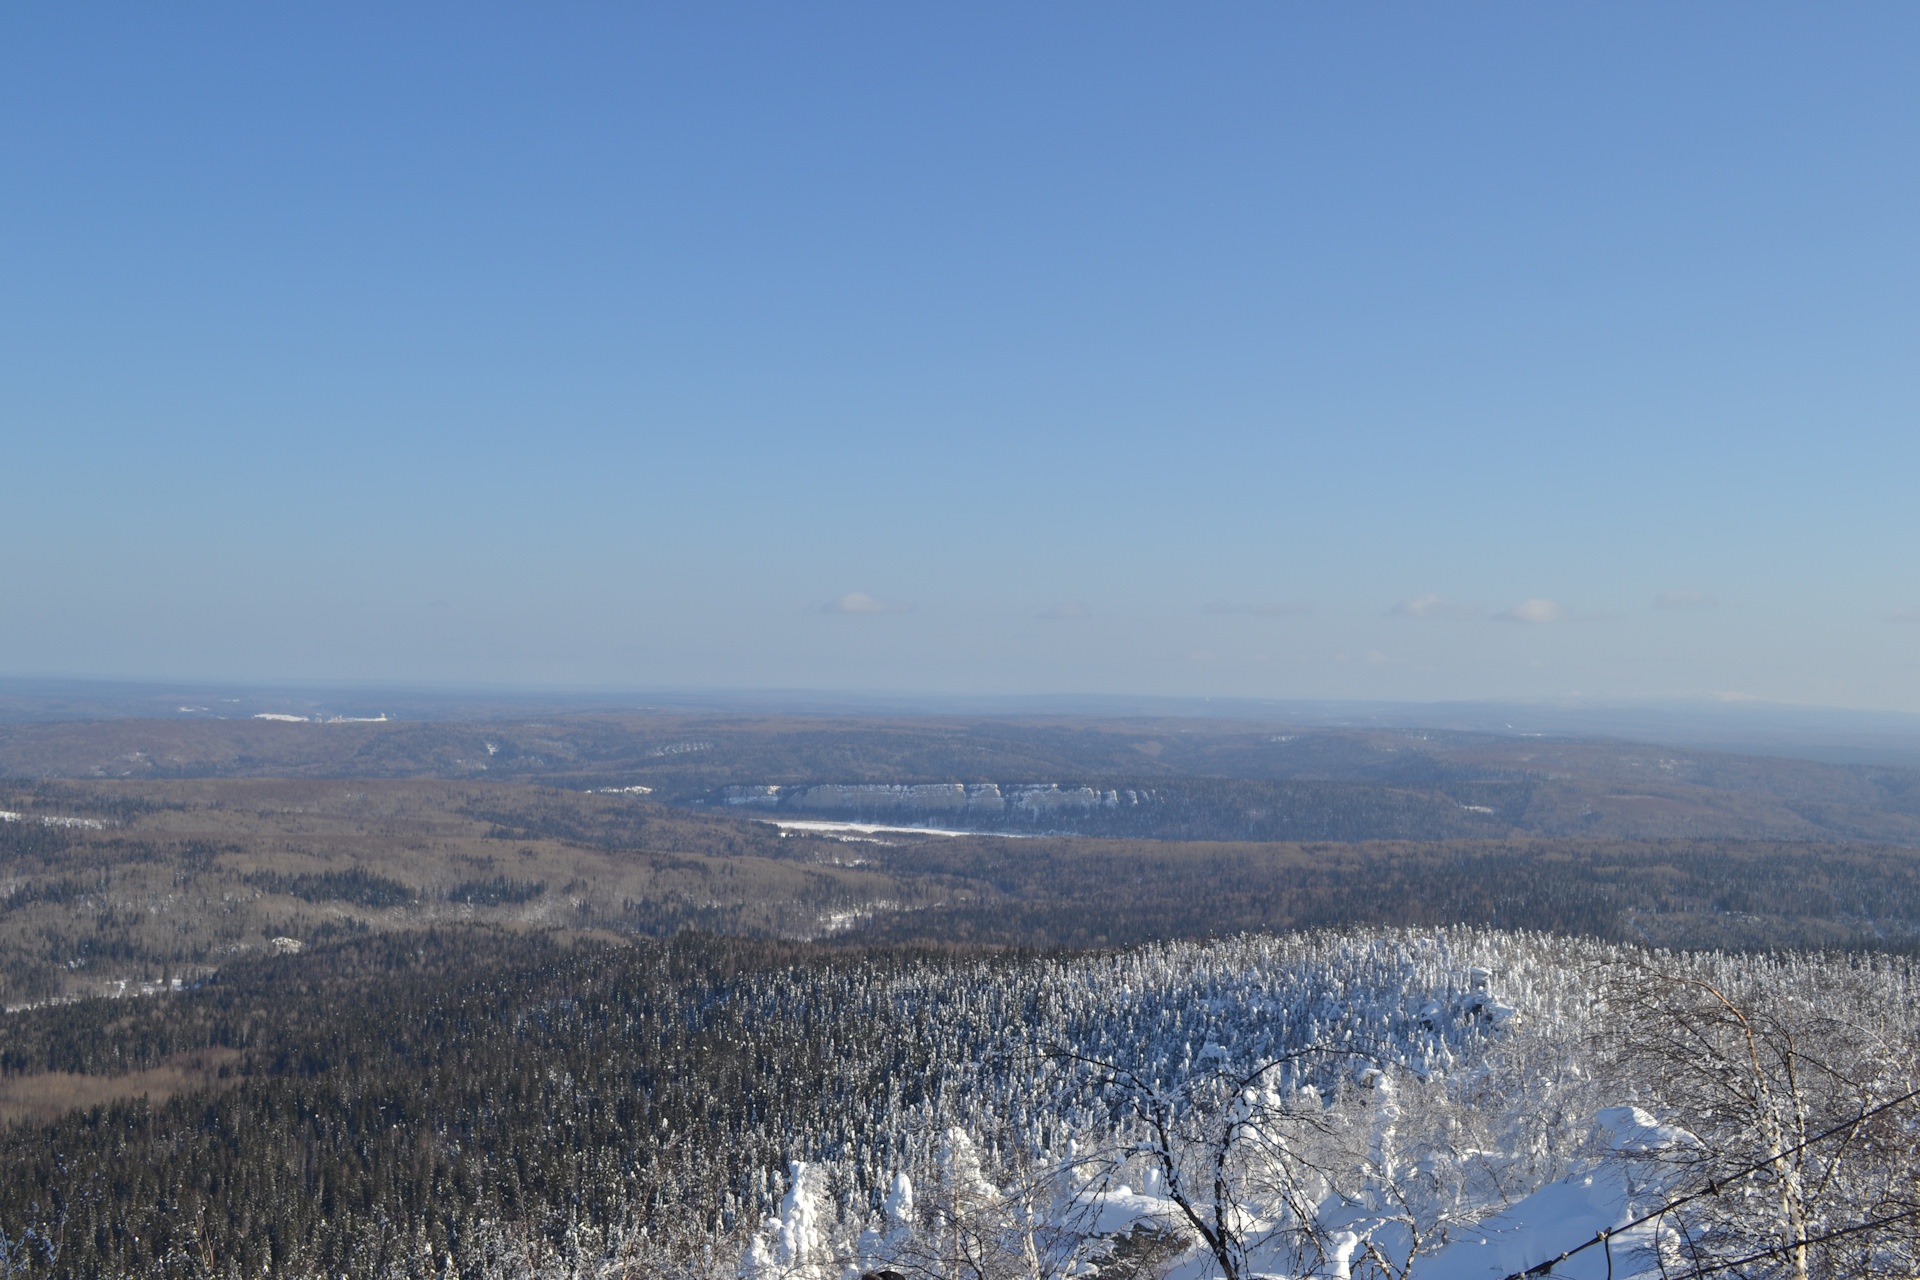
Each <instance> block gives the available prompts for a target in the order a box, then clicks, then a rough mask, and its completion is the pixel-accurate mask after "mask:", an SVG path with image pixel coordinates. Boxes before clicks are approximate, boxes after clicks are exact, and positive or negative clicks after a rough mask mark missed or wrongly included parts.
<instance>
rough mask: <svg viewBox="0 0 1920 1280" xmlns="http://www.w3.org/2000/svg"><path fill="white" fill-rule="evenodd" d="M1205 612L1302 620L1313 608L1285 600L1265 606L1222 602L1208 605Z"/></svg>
mask: <svg viewBox="0 0 1920 1280" xmlns="http://www.w3.org/2000/svg"><path fill="white" fill-rule="evenodd" d="M1206 611H1207V612H1208V613H1213V614H1240V615H1242V616H1244V617H1249V618H1303V617H1305V616H1306V615H1307V614H1309V613H1312V612H1313V606H1311V605H1305V604H1295V603H1293V602H1292V601H1287V600H1275V601H1269V602H1268V603H1266V604H1233V603H1230V602H1226V601H1222V602H1220V603H1218V604H1210V605H1208V606H1207V609H1206Z"/></svg>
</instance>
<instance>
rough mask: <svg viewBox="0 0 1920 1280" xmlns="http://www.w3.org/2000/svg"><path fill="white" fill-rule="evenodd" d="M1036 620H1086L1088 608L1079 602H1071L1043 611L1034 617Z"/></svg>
mask: <svg viewBox="0 0 1920 1280" xmlns="http://www.w3.org/2000/svg"><path fill="white" fill-rule="evenodd" d="M1033 616H1034V617H1036V618H1084V617H1087V616H1088V610H1087V606H1086V605H1085V604H1084V603H1082V602H1081V601H1079V600H1069V601H1067V602H1066V603H1065V604H1057V605H1055V606H1053V608H1051V609H1042V610H1041V611H1040V612H1038V613H1036V614H1034V615H1033Z"/></svg>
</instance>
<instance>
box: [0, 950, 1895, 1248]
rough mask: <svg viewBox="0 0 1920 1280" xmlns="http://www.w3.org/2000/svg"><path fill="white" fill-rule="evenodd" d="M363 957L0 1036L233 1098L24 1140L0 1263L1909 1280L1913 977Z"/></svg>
mask: <svg viewBox="0 0 1920 1280" xmlns="http://www.w3.org/2000/svg"><path fill="white" fill-rule="evenodd" d="M355 945H357V946H358V948H359V950H358V951H355V950H354V947H353V946H349V945H346V944H341V945H339V946H331V947H323V948H319V949H309V951H308V952H307V953H305V954H303V955H301V956H299V957H279V958H272V959H262V960H260V961H257V962H251V964H250V965H236V966H233V967H232V968H231V969H229V970H228V971H224V972H223V973H222V974H221V975H219V977H218V979H217V980H216V981H214V982H212V983H210V984H208V985H207V986H206V987H205V988H204V989H202V990H200V991H189V992H186V993H183V994H180V995H177V996H168V997H158V998H154V999H151V1000H146V1001H141V1002H136V1003H135V1004H133V1005H132V1006H130V1007H126V1008H109V1007H107V1006H109V1005H113V1004H116V1003H118V1002H95V1003H94V1004H92V1005H76V1006H67V1007H66V1008H64V1009H49V1010H40V1011H34V1012H32V1013H28V1014H22V1015H14V1016H13V1017H11V1018H10V1019H9V1020H8V1021H7V1024H6V1027H5V1035H4V1043H0V1069H3V1070H4V1071H5V1072H6V1073H7V1074H8V1075H9V1076H10V1077H11V1076H15V1075H18V1074H19V1073H22V1072H32V1071H55V1070H65V1071H82V1072H85V1071H100V1070H104V1069H107V1068H108V1067H109V1066H112V1065H113V1064H118V1065H117V1067H114V1068H113V1069H117V1070H127V1069H139V1068H142V1067H144V1066H145V1065H146V1064H148V1063H152V1062H163V1061H171V1060H176V1059H177V1057H178V1055H180V1054H182V1053H185V1052H216V1053H225V1054H227V1055H229V1058H228V1059H225V1060H227V1061H231V1063H232V1073H231V1074H232V1080H231V1083H230V1085H228V1086H227V1087H224V1088H216V1089H212V1090H208V1091H205V1092H202V1093H194V1094H186V1095H183V1096H180V1097H175V1098H173V1099H172V1100H170V1101H167V1102H165V1103H164V1104H163V1103H159V1102H155V1103H153V1104H151V1105H150V1104H148V1103H146V1102H139V1101H135V1102H130V1103H115V1104H113V1105H112V1106H109V1107H105V1108H95V1109H94V1110H92V1111H91V1112H77V1113H74V1114H73V1115H70V1116H69V1117H67V1118H66V1119H63V1120H61V1121H60V1122H58V1123H57V1124H54V1125H52V1126H51V1127H49V1128H46V1129H41V1130H30V1129H26V1128H19V1129H15V1130H12V1131H10V1132H9V1133H8V1134H7V1135H5V1137H4V1141H5V1143H6V1148H5V1151H4V1152H0V1155H4V1161H0V1229H3V1230H4V1233H5V1234H4V1237H0V1274H14V1275H30V1276H62V1277H64V1276H72V1277H83V1276H84V1277H95V1276H102V1277H103V1276H122V1275H154V1276H169V1277H175V1276H177V1277H188V1276H209V1275H217V1276H227V1275H233V1276H242V1275H246V1276H251V1275H263V1274H265V1275H276V1276H277V1275H291V1276H321V1275H342V1274H345V1275H350V1276H354V1277H360V1276H396V1277H398V1276H407V1277H428V1276H455V1275H457V1276H461V1277H466V1278H468V1280H509V1278H522V1277H524V1278H526V1280H532V1278H533V1277H554V1278H556V1280H557V1278H559V1277H597V1278H601V1280H611V1278H613V1277H640V1276H648V1277H662V1278H672V1280H857V1278H858V1277H859V1276H861V1275H863V1274H864V1275H877V1276H880V1277H882V1278H883V1280H886V1278H887V1277H889V1273H891V1275H892V1276H898V1277H901V1278H902V1280H935V1278H936V1277H944V1278H950V1280H1013V1278H1015V1277H1023V1278H1025V1280H1050V1278H1052V1277H1062V1278H1065V1277H1085V1276H1094V1275H1100V1276H1109V1277H1115V1278H1116V1280H1135V1278H1138V1277H1158V1276H1164V1277H1168V1278H1170V1280H1209V1278H1212V1277H1220V1278H1222V1280H1229V1278H1230V1280H1240V1278H1242V1277H1254V1276H1268V1277H1282V1276H1284V1277H1300V1278H1304V1277H1335V1276H1349V1277H1381V1278H1385V1280H1414V1278H1415V1277H1425V1278H1428V1280H1455V1278H1460V1280H1465V1278H1468V1277H1473V1278H1479V1277H1488V1278H1491V1280H1498V1278H1500V1277H1506V1276H1510V1275H1516V1274H1520V1273H1523V1272H1526V1271H1527V1270H1528V1268H1538V1267H1539V1266H1540V1265H1541V1264H1543V1263H1547V1262H1549V1261H1552V1260H1554V1259H1556V1258H1559V1257H1560V1256H1561V1255H1562V1254H1566V1253H1569V1252H1572V1256H1570V1257H1567V1258H1565V1259H1564V1260H1562V1261H1559V1262H1557V1263H1556V1264H1555V1266H1554V1269H1553V1271H1552V1273H1551V1274H1554V1275H1561V1276H1574V1277H1602V1276H1614V1277H1621V1278H1622V1280H1625V1278H1626V1277H1630V1276H1654V1275H1658V1276H1663V1277H1679V1276H1717V1275H1728V1276H1753V1277H1758V1276H1782V1277H1786V1276H1793V1277H1800V1276H1805V1277H1825V1276H1836V1277H1837V1276H1889V1275H1913V1274H1914V1273H1915V1269H1916V1265H1920V1188H1916V1172H1917V1171H1920V1125H1917V1124H1916V1115H1917V1114H1920V1108H1916V1107H1915V1105H1914V1099H1913V1097H1912V1092H1913V1090H1915V1088H1916V1087H1920V1079H1917V1078H1916V1077H1917V1076H1920V1068H1917V1067H1916V1061H1917V1060H1920V1053H1916V1045H1917V1044H1920V1010H1917V1007H1916V999H1915V996H1916V992H1915V989H1914V986H1915V972H1914V968H1913V964H1912V962H1911V961H1908V960H1904V959H1894V958H1887V957H1879V958H1874V957H1868V956H1864V955H1858V954H1855V955H1835V956H1828V957H1817V956H1798V957H1796V956H1776V957H1770V958H1769V957H1755V956H1732V955H1719V954H1694V955H1683V954H1670V953H1655V952H1647V951H1639V950H1633V949H1627V948H1622V947H1617V946H1613V945H1608V944H1602V943H1597V942H1591V941H1576V940H1570V939H1566V938H1561V937H1555V936H1549V935H1539V934H1516V933H1503V932H1491V931H1474V930H1468V929H1455V930H1443V931H1437V932H1435V931H1426V932H1413V931H1400V932H1394V931H1347V932H1325V933H1318V934H1293V935H1279V936H1245V937H1240V938H1234V939H1228V940H1221V941H1215V942H1177V943H1165V944H1158V945H1152V946H1143V947H1136V948H1131V949H1126V950H1119V951H1112V952H1104V953H1091V954H1082V955H1078V956H1058V955H1045V954H1034V953H1027V954H1025V955H1021V954H1016V953H1004V952H1000V953H988V954H983V955H980V956H973V957H969V956H966V955H955V954H952V953H946V952H938V951H919V952H903V951H899V950H895V949H884V948H882V949H866V950H862V949H860V948H858V947H852V946H842V947H839V948H837V949H828V948H823V947H818V946H809V945H801V944H782V943H756V942H752V941H750V940H742V939H734V940H726V939H702V938H700V937H698V936H696V935H683V936H682V937H681V938H679V939H675V940H672V941H669V942H664V943H644V944H640V945H637V946H621V947H605V946H580V947H575V948H573V949H571V950H561V949H556V948H555V947H553V945H552V944H550V943H546V942H540V941H538V940H528V941H525V942H514V941H512V940H511V939H510V938H506V937H485V938H470V937H468V935H465V934H448V935H444V936H439V937H424V938H415V939H413V940H410V941H408V942H406V943H405V944H400V943H397V942H393V941H382V940H378V939H371V940H368V941H366V942H364V943H360V944H355ZM516 948H518V950H516ZM501 956H505V957H506V960H505V961H501V960H500V959H499V957H501ZM487 957H493V959H486V958H487ZM488 965H492V966H493V967H491V968H489V967H487V966H488ZM370 974H371V975H374V976H372V977H370V976H369V975H370ZM329 975H332V976H331V977H330V976H329ZM379 975H385V976H379ZM1532 1274H1546V1273H1545V1272H1540V1271H1537V1270H1536V1271H1534V1272H1532Z"/></svg>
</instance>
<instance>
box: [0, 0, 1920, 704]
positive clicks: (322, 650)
mask: <svg viewBox="0 0 1920 1280" xmlns="http://www.w3.org/2000/svg"><path fill="white" fill-rule="evenodd" d="M403 8H404V11H402V10H403ZM1915 227H1920V10H1917V9H1915V8H1913V7H1912V6H1900V5H1884V6H1874V5H1859V6H1847V7H1845V8H1842V9H1834V8H1821V9H1815V8H1813V7H1810V6H1798V7H1788V6H1774V5H1751V4H1749V5H1739V6H1733V5H1710V4H1701V5H1689V6H1671V5H1663V6H1656V5H1610V6H1601V5H1585V6H1578V5H1553V6H1546V5H1472V6H1411V5H1409V6H1354V5H1339V6H1335V5H1320V6H1308V5H1296V6H1279V5H1227V4H1223V5H1215V6H1210V7H1204V8H1199V9H1196V8H1194V7H1192V6H1161V7H1147V6H1115V5H1091V4H1059V5H1049V6H1030V5H1023V6H1011V5H1008V6H991V5H968V6H948V7H945V8H940V7H936V6H927V5H919V6H900V5H877V4H875V5H865V6H855V5H812V6H799V5H782V6H773V5H766V6H754V5H733V6H692V5H683V6H654V7H642V6H614V5H606V6H591V5H575V6H565V7H557V6H547V7H539V8H536V7H532V6H511V7H509V6H486V5H463V6H457V7H456V6H442V7H433V6H426V5H420V6H408V7H400V6H372V5H365V6H353V5H342V6H330V7H327V8H326V9H325V10H324V11H323V10H319V9H306V10H296V9H295V8H293V7H287V6H280V7H278V8H277V9H273V10H269V11H263V10H262V9H261V7H259V6H244V7H243V6H231V7H221V6H217V5H199V6H192V7H182V6H168V7H149V8H147V9H137V8H125V9H120V10H117V11H107V10H102V9H88V8H83V7H76V6H12V7H10V8H8V9H6V10H5V11H4V13H0V449H3V450H4V453H0V457H4V459H5V462H4V466H3V467H0V475H3V476H4V482H3V484H4V492H5V496H4V500H3V501H0V539H4V545H5V546H6V548H7V550H8V552H9V555H8V557H7V562H8V564H9V566H10V572H9V573H8V574H7V575H6V580H5V590H4V592H3V593H0V673H5V674H16V675H28V674H67V675H93V676H127V677H182V678H187V677H191V678H200V679H207V678H224V679H235V680H267V679H272V680H287V679H319V680H386V681H454V682H469V683H472V682H482V683H484V682H501V683H516V684H528V683H553V684H585V685H603V686H628V687H656V688H657V687H674V686H702V687H712V686H723V687H806V688H837V689H849V690H856V689H873V690H925V691H951V692H995V693H1026V692H1048V691H1059V692H1069V691H1072V692H1107V693H1180V694H1218V695H1244V696H1283V697H1294V698H1299V697H1342V698H1348V697H1380V698H1396V699H1427V698H1435V699H1438V698H1509V697H1530V698H1535V697H1548V698H1554V697H1566V696H1572V695H1580V696H1587V697H1591V696H1618V697H1700V696H1719V695H1739V696H1752V697H1759V698H1768V699H1783V700H1789V701H1798V702H1809V703H1820V704H1827V705H1841V706H1857V707H1875V708H1886V709H1903V710H1920V561H1917V560H1916V552H1917V551H1920V501H1917V500H1916V498H1917V497H1920V483H1917V482H1916V477H1920V431H1917V430H1916V425H1920V414H1917V412H1916V411H1917V410H1920V237H1917V236H1916V235H1915V233H1914V228H1915Z"/></svg>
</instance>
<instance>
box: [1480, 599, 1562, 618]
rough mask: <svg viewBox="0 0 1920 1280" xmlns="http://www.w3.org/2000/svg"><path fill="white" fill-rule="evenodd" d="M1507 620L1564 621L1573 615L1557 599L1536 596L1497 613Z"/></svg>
mask: <svg viewBox="0 0 1920 1280" xmlns="http://www.w3.org/2000/svg"><path fill="white" fill-rule="evenodd" d="M1497 616H1499V617H1500V618H1502V619H1504V620H1505V621H1507V622H1533V623H1546V622H1565V621H1567V620H1568V619H1569V618H1571V617H1572V616H1573V615H1572V614H1571V613H1568V612H1567V607H1566V606H1565V605H1563V604H1561V603H1560V602H1559V601H1558V600H1549V599H1547V598H1546V597H1545V596H1536V597H1534V598H1533V599H1532V600H1527V601H1524V602H1523V603H1520V604H1517V605H1515V606H1513V608H1511V609H1509V610H1507V611H1506V612H1505V613H1502V614H1499V615H1497Z"/></svg>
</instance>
